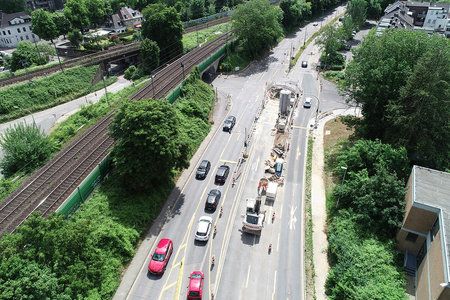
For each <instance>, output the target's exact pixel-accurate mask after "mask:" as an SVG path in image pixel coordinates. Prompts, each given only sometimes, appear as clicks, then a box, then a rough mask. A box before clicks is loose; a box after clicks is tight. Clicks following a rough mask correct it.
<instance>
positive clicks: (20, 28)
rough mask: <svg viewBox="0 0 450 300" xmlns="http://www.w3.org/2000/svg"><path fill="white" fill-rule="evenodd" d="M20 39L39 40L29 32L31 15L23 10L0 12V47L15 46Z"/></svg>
mask: <svg viewBox="0 0 450 300" xmlns="http://www.w3.org/2000/svg"><path fill="white" fill-rule="evenodd" d="M21 41H30V42H37V41H39V37H38V36H37V35H35V34H33V32H31V16H30V15H28V14H27V13H25V12H18V13H13V14H6V13H4V12H0V48H15V47H17V45H18V44H19V43H20V42H21Z"/></svg>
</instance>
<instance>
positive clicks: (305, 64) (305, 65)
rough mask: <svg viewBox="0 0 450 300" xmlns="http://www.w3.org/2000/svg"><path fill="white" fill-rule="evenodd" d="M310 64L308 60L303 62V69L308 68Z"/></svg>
mask: <svg viewBox="0 0 450 300" xmlns="http://www.w3.org/2000/svg"><path fill="white" fill-rule="evenodd" d="M307 67H308V62H307V61H306V60H304V61H302V68H307Z"/></svg>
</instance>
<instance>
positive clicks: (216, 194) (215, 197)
mask: <svg viewBox="0 0 450 300" xmlns="http://www.w3.org/2000/svg"><path fill="white" fill-rule="evenodd" d="M221 195H222V194H221V193H220V191H219V190H210V191H209V193H208V198H206V203H205V210H211V211H215V210H216V208H217V205H219V200H220V196H221Z"/></svg>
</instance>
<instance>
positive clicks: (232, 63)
mask: <svg viewBox="0 0 450 300" xmlns="http://www.w3.org/2000/svg"><path fill="white" fill-rule="evenodd" d="M237 48H238V49H237V50H235V51H231V52H230V53H229V54H228V55H227V56H225V58H224V59H223V60H222V61H221V62H220V65H219V70H220V71H222V72H227V73H233V72H235V69H236V67H239V70H243V69H245V68H246V67H247V66H248V65H249V64H250V63H251V62H252V59H250V58H248V57H247V56H245V55H244V54H243V52H242V51H240V50H239V46H238V47H237Z"/></svg>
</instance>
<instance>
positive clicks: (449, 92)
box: [385, 43, 450, 170]
mask: <svg viewBox="0 0 450 300" xmlns="http://www.w3.org/2000/svg"><path fill="white" fill-rule="evenodd" d="M446 44H447V47H445V46H444V47H437V48H433V49H429V50H428V51H427V52H425V53H424V54H423V55H422V56H421V58H420V59H419V60H418V62H417V64H416V66H415V68H414V71H413V73H412V74H411V75H410V76H409V77H408V79H407V81H406V84H405V85H404V86H402V87H401V88H400V96H399V98H398V99H393V100H390V101H389V104H388V105H387V109H386V120H387V121H388V122H389V124H392V126H389V127H387V128H386V135H385V140H386V141H387V142H389V143H391V144H393V145H400V146H403V147H406V148H407V149H408V154H409V157H410V159H411V161H412V163H413V164H419V165H423V166H427V167H430V168H434V169H438V170H445V169H446V168H448V167H449V166H450V143H449V142H448V141H450V121H449V120H450V47H449V46H448V45H449V44H448V43H446Z"/></svg>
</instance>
